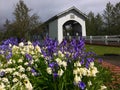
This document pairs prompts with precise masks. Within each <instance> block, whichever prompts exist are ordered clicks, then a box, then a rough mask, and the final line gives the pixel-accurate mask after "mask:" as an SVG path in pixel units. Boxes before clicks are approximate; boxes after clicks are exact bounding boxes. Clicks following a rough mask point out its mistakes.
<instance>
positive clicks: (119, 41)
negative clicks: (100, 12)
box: [83, 35, 120, 45]
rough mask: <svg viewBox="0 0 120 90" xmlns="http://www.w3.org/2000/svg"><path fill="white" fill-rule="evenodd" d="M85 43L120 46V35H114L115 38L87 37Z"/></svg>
mask: <svg viewBox="0 0 120 90" xmlns="http://www.w3.org/2000/svg"><path fill="white" fill-rule="evenodd" d="M83 38H85V41H86V42H88V43H90V44H92V43H96V42H98V43H103V44H105V45H109V44H111V43H112V44H116V45H120V35H114V36H86V37H83Z"/></svg>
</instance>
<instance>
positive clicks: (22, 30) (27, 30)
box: [4, 0, 41, 39]
mask: <svg viewBox="0 0 120 90" xmlns="http://www.w3.org/2000/svg"><path fill="white" fill-rule="evenodd" d="M30 11H31V10H30V9H29V8H28V7H27V6H26V4H25V3H24V1H22V0H20V1H19V3H17V4H16V7H15V10H14V12H13V15H14V17H15V20H14V21H13V22H10V21H9V20H8V19H7V20H6V22H5V25H4V26H5V27H6V29H7V31H6V33H5V35H6V36H5V38H8V37H18V38H26V39H30V35H31V31H32V30H34V29H35V28H36V27H38V26H39V25H40V24H41V22H40V21H39V16H38V15H37V14H32V15H31V14H30Z"/></svg>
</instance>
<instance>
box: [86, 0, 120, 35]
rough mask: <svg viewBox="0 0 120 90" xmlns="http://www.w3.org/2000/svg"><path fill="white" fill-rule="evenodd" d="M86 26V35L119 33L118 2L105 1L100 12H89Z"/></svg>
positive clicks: (119, 4)
mask: <svg viewBox="0 0 120 90" xmlns="http://www.w3.org/2000/svg"><path fill="white" fill-rule="evenodd" d="M86 27H87V35H94V36H96V35H120V2H118V3H116V4H115V5H113V4H111V3H110V2H109V3H107V4H106V8H105V10H104V11H103V13H102V14H99V13H98V14H97V15H95V14H94V13H93V12H90V13H89V14H88V19H87V20H86Z"/></svg>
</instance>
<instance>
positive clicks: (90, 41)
mask: <svg viewBox="0 0 120 90" xmlns="http://www.w3.org/2000/svg"><path fill="white" fill-rule="evenodd" d="M90 44H92V36H90Z"/></svg>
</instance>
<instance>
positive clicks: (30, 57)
mask: <svg viewBox="0 0 120 90" xmlns="http://www.w3.org/2000/svg"><path fill="white" fill-rule="evenodd" d="M25 57H26V59H28V60H32V59H33V58H32V56H31V55H30V54H25Z"/></svg>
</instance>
